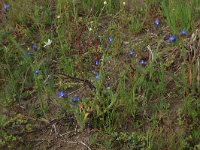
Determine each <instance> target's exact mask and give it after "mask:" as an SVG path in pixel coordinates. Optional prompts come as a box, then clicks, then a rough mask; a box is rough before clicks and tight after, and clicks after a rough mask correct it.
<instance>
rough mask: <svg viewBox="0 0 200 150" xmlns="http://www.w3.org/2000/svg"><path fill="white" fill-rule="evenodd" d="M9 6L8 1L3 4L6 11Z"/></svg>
mask: <svg viewBox="0 0 200 150" xmlns="http://www.w3.org/2000/svg"><path fill="white" fill-rule="evenodd" d="M8 7H9V5H8V3H4V4H3V8H4V10H5V11H8Z"/></svg>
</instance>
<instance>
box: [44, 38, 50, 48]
mask: <svg viewBox="0 0 200 150" xmlns="http://www.w3.org/2000/svg"><path fill="white" fill-rule="evenodd" d="M51 43H52V40H50V39H48V41H47V42H44V44H45V45H44V47H46V46H49V45H51Z"/></svg>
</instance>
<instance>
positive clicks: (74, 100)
mask: <svg viewBox="0 0 200 150" xmlns="http://www.w3.org/2000/svg"><path fill="white" fill-rule="evenodd" d="M78 101H79V97H78V96H76V95H75V96H74V97H73V98H72V102H74V103H77V102H78Z"/></svg>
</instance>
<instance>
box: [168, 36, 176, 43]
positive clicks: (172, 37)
mask: <svg viewBox="0 0 200 150" xmlns="http://www.w3.org/2000/svg"><path fill="white" fill-rule="evenodd" d="M168 40H169V42H174V41H175V40H176V38H175V36H174V35H170V36H169V39H168Z"/></svg>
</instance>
